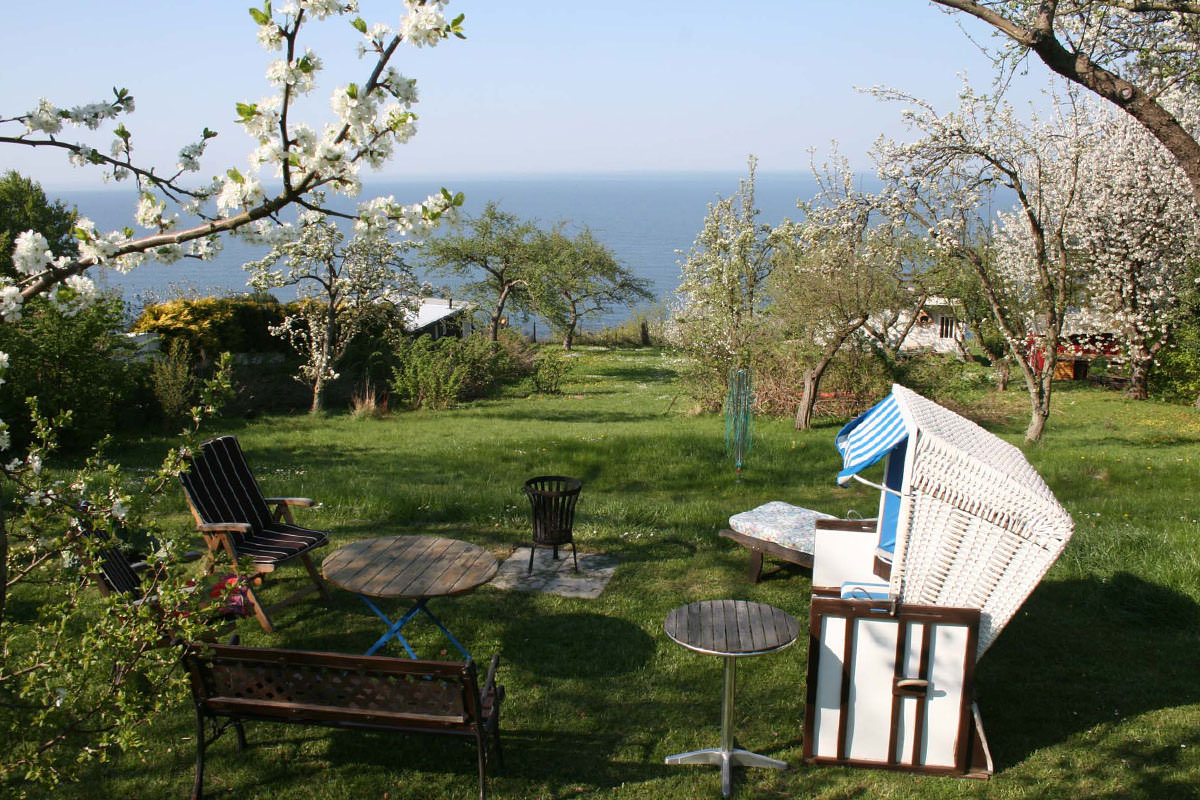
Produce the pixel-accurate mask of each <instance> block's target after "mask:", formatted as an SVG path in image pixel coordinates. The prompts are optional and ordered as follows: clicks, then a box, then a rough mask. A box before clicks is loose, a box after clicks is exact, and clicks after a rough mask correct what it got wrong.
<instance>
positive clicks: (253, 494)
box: [179, 436, 328, 564]
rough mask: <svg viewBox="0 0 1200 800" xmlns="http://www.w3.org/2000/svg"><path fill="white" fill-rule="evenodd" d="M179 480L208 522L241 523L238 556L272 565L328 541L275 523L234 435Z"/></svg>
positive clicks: (198, 458)
mask: <svg viewBox="0 0 1200 800" xmlns="http://www.w3.org/2000/svg"><path fill="white" fill-rule="evenodd" d="M179 480H180V482H181V483H182V484H183V491H184V493H185V494H186V495H187V498H188V501H189V502H190V503H191V505H192V508H194V509H195V511H196V513H197V514H198V515H199V516H200V518H201V519H202V520H203V521H204V522H207V523H220V522H241V523H248V524H249V525H250V527H251V529H250V532H249V533H247V534H243V533H233V534H231V535H230V538H231V539H232V540H233V547H234V550H236V551H237V554H238V557H239V558H240V557H243V556H249V557H250V558H252V559H253V560H254V561H255V562H256V563H259V564H272V563H277V562H280V561H285V560H287V559H289V558H293V557H294V556H298V555H301V554H302V553H307V552H308V551H309V550H312V549H313V548H316V547H320V546H321V545H323V544H325V543H326V542H327V541H328V537H327V536H326V535H325V534H324V533H322V532H321V531H314V530H310V529H308V528H302V527H300V526H298V525H291V524H289V523H286V522H276V521H275V520H274V519H273V518H272V515H271V511H270V509H269V508H268V506H267V501H266V499H265V498H264V497H263V493H262V490H261V489H260V488H259V486H258V481H256V480H255V479H254V475H253V473H251V472H250V467H249V465H248V464H247V463H246V456H245V455H244V454H243V453H242V448H241V445H239V444H238V440H237V438H236V437H234V436H220V437H218V438H216V439H210V440H208V441H207V442H205V443H204V444H203V445H201V446H200V452H199V453H196V454H195V455H194V456H193V457H192V459H191V461H190V463H189V466H188V469H187V471H185V472H181V473H180V475H179Z"/></svg>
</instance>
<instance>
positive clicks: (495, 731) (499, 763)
mask: <svg viewBox="0 0 1200 800" xmlns="http://www.w3.org/2000/svg"><path fill="white" fill-rule="evenodd" d="M492 741H493V742H494V743H495V745H496V767H497V768H498V769H504V750H502V749H501V747H500V718H499V717H498V716H497V717H496V724H495V725H494V726H492Z"/></svg>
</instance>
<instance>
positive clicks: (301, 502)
mask: <svg viewBox="0 0 1200 800" xmlns="http://www.w3.org/2000/svg"><path fill="white" fill-rule="evenodd" d="M263 499H264V500H266V501H267V505H271V506H276V505H284V506H297V507H299V508H308V507H309V506H311V505H312V504H313V499H312V498H311V497H264V498H263Z"/></svg>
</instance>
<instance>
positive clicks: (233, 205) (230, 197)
mask: <svg viewBox="0 0 1200 800" xmlns="http://www.w3.org/2000/svg"><path fill="white" fill-rule="evenodd" d="M264 197H265V195H264V194H263V190H262V186H261V185H260V184H259V182H258V180H257V179H256V178H242V179H241V180H236V179H234V178H232V177H227V178H226V179H225V181H224V182H223V183H222V185H221V193H220V194H219V195H217V209H218V210H219V211H220V212H221V213H222V214H236V213H238V212H239V211H241V210H242V209H243V208H246V207H247V206H252V205H254V204H256V203H259V202H261V201H262V199H263V198H264Z"/></svg>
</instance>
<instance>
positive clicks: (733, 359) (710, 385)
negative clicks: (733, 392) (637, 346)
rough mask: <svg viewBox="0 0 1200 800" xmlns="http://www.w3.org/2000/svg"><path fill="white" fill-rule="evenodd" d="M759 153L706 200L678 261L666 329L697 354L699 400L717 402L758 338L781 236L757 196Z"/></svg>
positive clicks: (714, 404)
mask: <svg viewBox="0 0 1200 800" xmlns="http://www.w3.org/2000/svg"><path fill="white" fill-rule="evenodd" d="M756 165H757V160H756V159H755V158H754V157H751V158H750V161H749V176H748V177H747V178H745V179H743V180H741V181H739V182H738V190H737V192H735V193H734V194H733V195H731V196H730V197H726V198H722V199H720V200H718V201H717V202H716V203H709V205H708V214H707V215H706V216H705V218H704V226H703V227H702V228H701V230H700V233H699V234H698V235H697V236H696V241H695V243H694V244H693V245H692V248H691V250H689V251H688V252H687V253H686V254H684V260H683V261H682V262H680V271H681V276H680V278H681V280H680V283H679V288H678V289H676V298H677V300H676V306H675V308H674V309H673V310H672V313H671V318H670V320H669V323H668V335H669V336H670V338H671V339H672V340H673V341H674V342H675V343H676V344H678V345H680V346H681V347H683V348H684V349H685V350H687V351H688V353H689V354H690V355H691V356H692V364H693V366H694V374H693V375H692V376H691V378H692V383H693V385H694V388H695V390H696V392H697V394H698V395H699V398H698V399H699V400H700V402H701V403H703V404H704V405H706V406H708V407H710V408H720V404H721V402H722V401H723V400H724V398H725V394H726V392H725V381H726V376H727V375H728V373H729V370H730V369H731V368H735V367H736V368H741V367H745V366H748V365H749V364H750V361H751V349H752V348H753V347H754V346H755V341H756V339H758V338H759V335H760V333H761V327H762V323H763V310H764V308H765V307H766V304H767V301H768V298H767V293H766V281H767V278H768V276H769V275H770V274H771V268H772V267H773V266H774V264H775V252H776V245H777V243H778V237H777V235H776V233H775V230H774V229H773V228H772V227H771V226H770V225H768V224H765V223H762V222H759V220H758V216H759V214H760V213H761V212H760V210H759V209H758V207H757V206H756V205H755V201H754V190H755V189H754V182H755V177H754V173H755V167H756Z"/></svg>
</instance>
